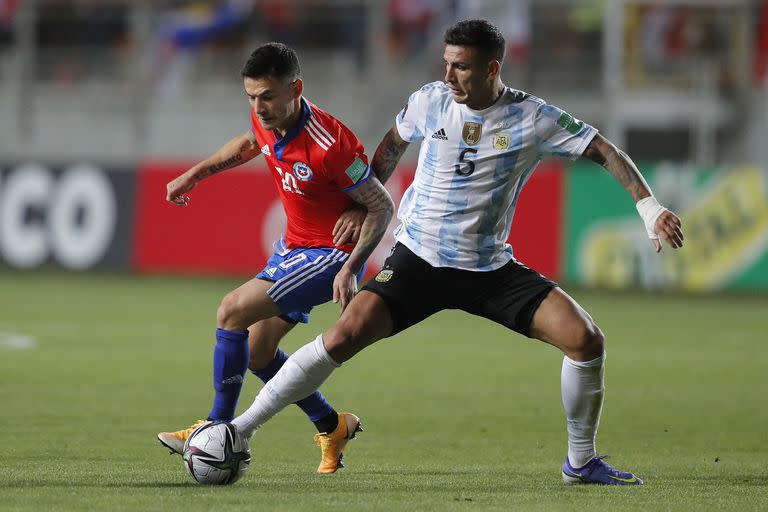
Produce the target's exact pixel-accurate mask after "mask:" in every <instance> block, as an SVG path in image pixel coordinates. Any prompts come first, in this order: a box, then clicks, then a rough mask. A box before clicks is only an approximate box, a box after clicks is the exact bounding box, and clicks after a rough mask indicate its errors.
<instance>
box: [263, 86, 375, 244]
mask: <svg viewBox="0 0 768 512" xmlns="http://www.w3.org/2000/svg"><path fill="white" fill-rule="evenodd" d="M301 108H302V113H301V117H300V118H299V122H298V124H297V125H296V126H295V127H294V128H293V129H291V130H289V131H288V132H287V133H286V134H285V136H284V137H283V138H282V139H278V136H277V134H276V132H274V131H271V130H270V131H267V130H265V129H264V128H262V127H261V123H259V120H258V118H257V117H256V113H255V112H254V111H253V109H251V127H252V131H253V134H254V136H255V138H256V143H257V144H258V145H259V147H260V148H261V153H262V154H263V155H264V158H265V159H266V161H267V165H268V167H269V169H270V172H271V173H272V175H273V176H274V178H275V184H276V185H277V190H278V191H279V193H280V199H281V200H282V202H283V208H284V209H285V214H286V216H287V217H288V227H287V229H286V232H285V244H286V246H287V247H288V248H290V249H293V248H297V247H337V246H336V245H334V243H333V226H334V225H335V224H336V221H337V220H338V219H339V216H340V215H341V213H342V212H343V211H344V210H346V209H348V208H349V207H351V206H352V205H354V204H355V202H354V201H353V200H352V199H350V197H349V196H348V195H347V194H346V193H345V191H348V190H351V189H353V188H355V187H356V186H358V185H360V184H362V183H363V182H364V181H366V180H367V179H368V178H369V176H370V174H371V171H370V168H369V167H368V158H367V157H366V156H365V150H364V148H363V145H362V144H361V143H360V141H359V140H358V139H357V137H356V136H355V134H354V133H352V131H351V130H350V129H349V128H347V127H346V126H344V125H343V124H342V123H341V122H340V121H339V120H338V119H336V118H335V117H333V116H332V115H331V114H329V113H327V112H325V111H323V110H321V109H319V108H317V107H316V106H315V105H313V104H310V103H309V102H308V101H306V100H305V99H304V98H302V99H301ZM354 246H355V244H345V245H343V246H338V247H337V248H338V249H341V250H342V251H345V252H347V253H349V252H352V249H353V248H354Z"/></svg>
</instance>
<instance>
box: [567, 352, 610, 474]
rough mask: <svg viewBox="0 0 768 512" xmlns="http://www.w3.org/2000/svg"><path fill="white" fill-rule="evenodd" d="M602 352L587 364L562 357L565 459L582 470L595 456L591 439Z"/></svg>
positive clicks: (598, 406) (597, 412)
mask: <svg viewBox="0 0 768 512" xmlns="http://www.w3.org/2000/svg"><path fill="white" fill-rule="evenodd" d="M604 367H605V352H603V355H602V356H600V357H598V358H596V359H593V360H591V361H583V362H579V361H574V360H573V359H570V358H568V357H564V358H563V370H562V373H561V374H560V387H561V390H562V394H563V407H564V408H565V417H566V419H567V421H568V460H569V461H570V463H571V466H573V467H574V468H580V467H583V466H584V465H585V464H586V463H587V462H589V460H590V459H591V458H592V457H594V456H595V455H597V450H596V448H595V436H596V435H597V427H598V425H599V424H600V413H601V412H602V410H603V393H604V391H605V386H604V385H603V373H604V371H603V369H604Z"/></svg>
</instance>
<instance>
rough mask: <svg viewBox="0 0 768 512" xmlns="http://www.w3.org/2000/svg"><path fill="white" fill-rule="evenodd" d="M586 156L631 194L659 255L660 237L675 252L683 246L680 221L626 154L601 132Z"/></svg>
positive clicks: (588, 148) (593, 140) (596, 136)
mask: <svg viewBox="0 0 768 512" xmlns="http://www.w3.org/2000/svg"><path fill="white" fill-rule="evenodd" d="M583 156H585V157H586V158H589V159H590V160H592V161H593V162H596V163H598V164H599V165H602V166H603V167H605V168H606V169H607V170H608V172H610V173H611V174H612V175H613V177H614V178H616V180H618V182H619V183H621V186H622V187H624V188H625V189H626V191H627V192H629V195H630V196H632V200H633V201H634V202H635V205H636V206H637V210H638V212H639V213H640V216H641V217H642V219H643V222H644V223H645V227H646V231H647V232H648V237H649V238H650V239H651V242H652V243H653V245H654V247H655V248H656V252H659V251H661V243H660V242H659V237H661V238H663V239H664V240H666V241H667V243H668V244H669V245H670V246H671V247H672V248H674V249H679V248H680V247H682V246H683V232H682V230H681V222H680V219H679V218H678V216H677V215H675V214H674V213H672V212H671V211H669V210H667V209H666V208H664V207H663V206H661V205H660V204H659V203H658V201H656V199H655V198H654V197H653V193H652V192H651V188H650V187H649V186H648V183H646V181H645V179H644V178H643V175H642V174H640V171H639V170H638V169H637V167H636V166H635V163H634V162H633V161H632V159H631V158H629V156H628V155H627V154H626V153H625V152H623V151H621V150H620V149H618V148H617V147H616V146H614V145H613V144H612V143H611V142H610V141H609V140H608V139H606V138H605V137H603V136H602V135H600V134H599V133H598V134H597V135H595V137H594V138H593V139H592V141H591V142H590V143H589V145H588V146H587V149H585V150H584V154H583Z"/></svg>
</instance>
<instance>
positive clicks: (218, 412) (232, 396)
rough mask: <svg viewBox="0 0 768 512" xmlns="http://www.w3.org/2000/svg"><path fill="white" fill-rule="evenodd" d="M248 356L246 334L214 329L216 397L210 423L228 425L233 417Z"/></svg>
mask: <svg viewBox="0 0 768 512" xmlns="http://www.w3.org/2000/svg"><path fill="white" fill-rule="evenodd" d="M249 354H250V352H249V350H248V331H228V330H226V329H216V348H214V349H213V389H215V390H216V396H215V397H214V399H213V409H211V413H210V414H209V415H208V418H209V419H211V420H221V421H231V420H232V418H234V417H235V408H236V407H237V399H238V398H240V390H242V389H243V378H244V377H245V371H246V370H247V369H248V358H249Z"/></svg>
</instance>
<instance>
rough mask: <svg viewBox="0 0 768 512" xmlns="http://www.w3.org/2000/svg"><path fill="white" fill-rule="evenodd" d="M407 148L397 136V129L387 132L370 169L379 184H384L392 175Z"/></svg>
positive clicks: (405, 143) (406, 144)
mask: <svg viewBox="0 0 768 512" xmlns="http://www.w3.org/2000/svg"><path fill="white" fill-rule="evenodd" d="M407 148H408V143H407V142H405V141H404V140H402V139H401V138H400V136H399V135H398V134H397V128H392V129H391V130H389V131H388V132H387V133H386V134H385V135H384V138H383V139H381V142H380V143H379V147H377V148H376V153H374V155H373V160H372V161H371V169H373V172H374V173H375V174H376V177H377V178H379V181H381V183H386V182H387V180H388V179H389V177H390V176H392V173H393V172H395V168H396V167H397V163H398V162H399V161H400V157H402V156H403V153H405V150H406V149H407Z"/></svg>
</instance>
